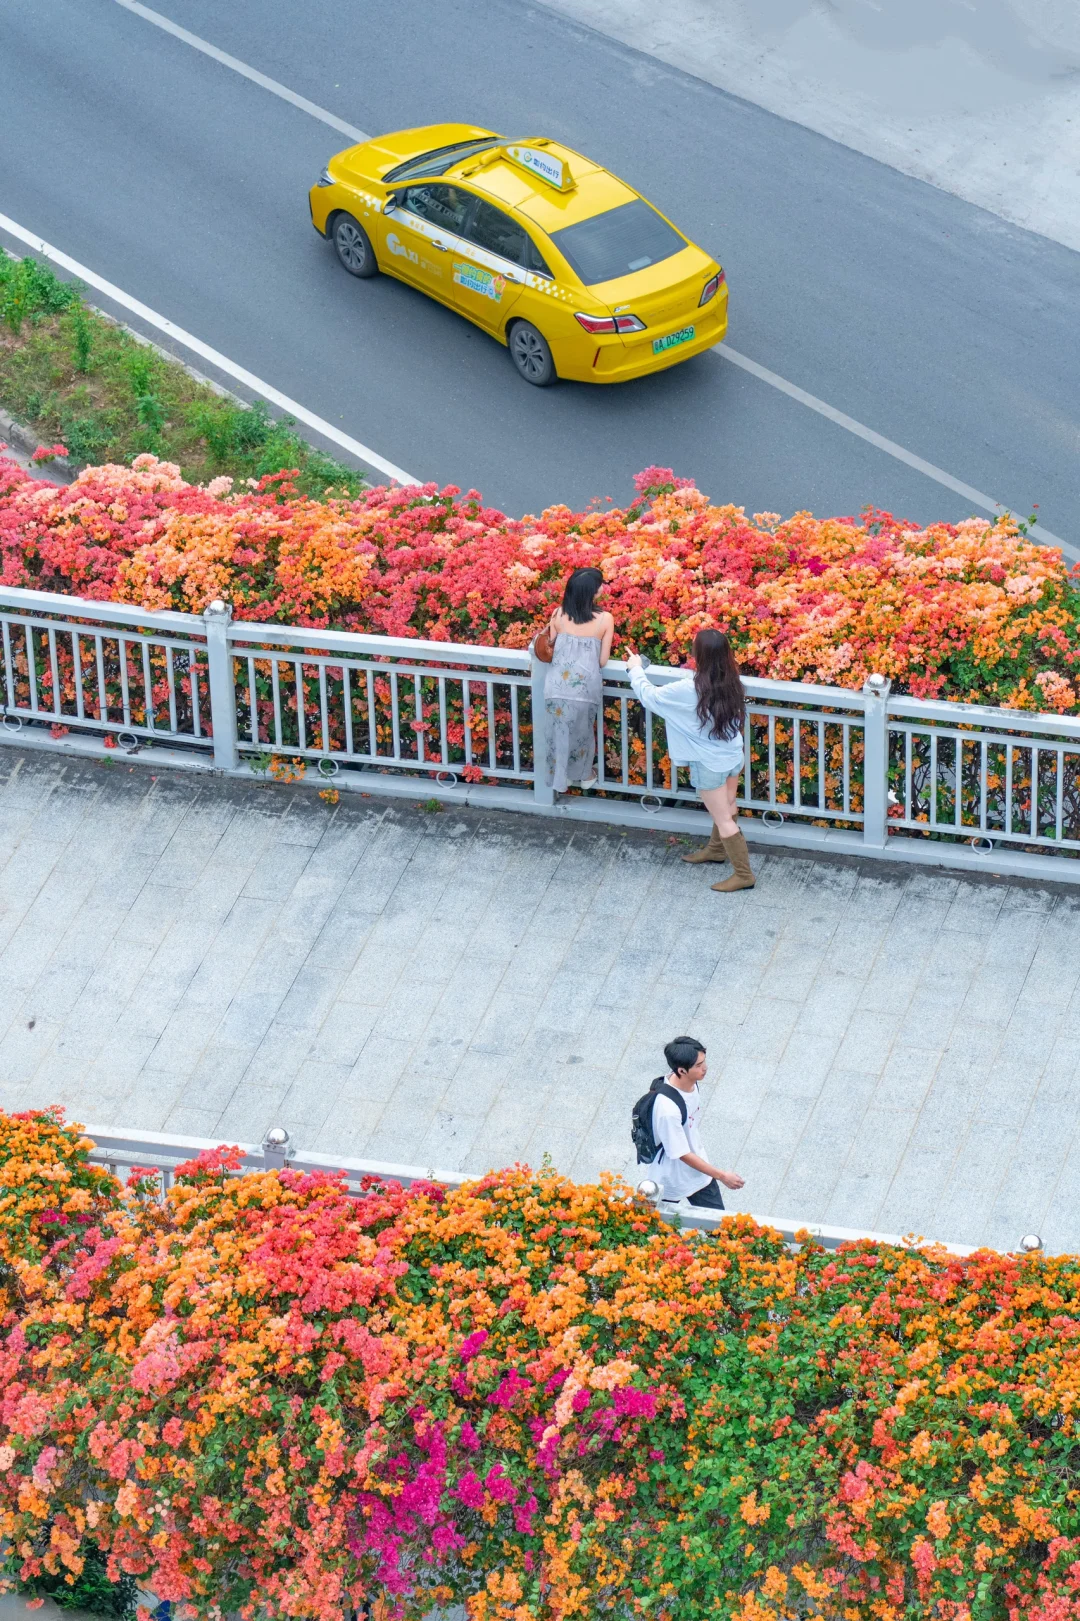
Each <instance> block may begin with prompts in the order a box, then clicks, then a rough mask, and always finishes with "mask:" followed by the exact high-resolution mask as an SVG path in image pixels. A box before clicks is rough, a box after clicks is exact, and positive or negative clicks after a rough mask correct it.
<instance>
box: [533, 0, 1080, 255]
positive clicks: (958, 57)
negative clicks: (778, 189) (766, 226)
mask: <svg viewBox="0 0 1080 1621" xmlns="http://www.w3.org/2000/svg"><path fill="white" fill-rule="evenodd" d="M544 3H545V4H546V5H547V7H548V9H549V10H551V11H557V12H560V13H561V14H562V15H563V16H567V17H572V18H573V19H574V20H575V21H577V22H580V23H584V24H586V25H588V26H589V27H591V28H594V29H596V30H597V31H598V32H600V33H603V34H607V35H609V36H610V37H612V38H614V39H618V40H621V41H622V42H623V43H624V44H626V45H630V46H632V47H633V48H634V49H635V50H638V51H643V52H645V53H647V54H648V55H650V56H653V57H655V58H656V59H657V60H658V61H660V62H666V63H668V64H670V65H671V66H672V67H676V68H681V69H683V71H684V72H686V73H691V74H693V75H694V76H695V77H696V78H699V79H704V80H705V81H706V82H707V83H709V84H714V85H718V86H719V87H720V88H721V89H722V90H728V91H730V92H731V93H732V94H733V95H736V96H740V97H742V98H743V99H744V100H746V101H752V102H754V103H756V104H757V105H758V106H760V107H766V108H768V109H769V111H770V112H774V113H778V114H779V115H780V117H782V118H789V119H791V120H792V121H793V122H794V123H797V124H804V125H806V127H807V128H808V129H813V130H817V131H818V133H819V134H821V135H828V136H830V137H831V138H832V139H833V140H834V141H840V142H842V143H843V145H845V146H850V147H854V149H855V150H856V151H857V152H863V153H866V154H867V156H869V157H872V158H878V159H879V160H880V161H881V162H882V163H889V164H891V165H892V166H893V167H894V168H896V169H900V170H902V171H903V173H904V174H909V175H914V176H915V178H916V179H918V180H928V181H929V182H930V183H931V184H932V185H935V186H938V187H940V188H941V190H942V191H948V192H952V193H953V194H954V195H955V196H958V197H963V198H964V199H965V200H966V201H967V202H970V203H976V204H978V206H979V207H980V208H986V209H989V210H990V211H991V212H992V213H995V214H999V215H1000V216H1001V217H1002V218H1003V219H1006V220H1010V221H1012V222H1013V223H1014V224H1016V225H1022V226H1024V227H1025V228H1026V229H1027V230H1029V231H1038V232H1039V233H1041V234H1042V235H1043V236H1048V237H1051V238H1053V240H1054V241H1056V242H1062V243H1064V244H1065V246H1066V247H1070V248H1080V7H1077V6H1075V5H1071V6H1070V5H1063V4H1061V3H1060V0H979V4H978V5H977V6H976V5H973V4H972V3H971V0H873V3H871V4H868V3H867V0H829V3H828V4H826V3H824V0H665V3H664V4H663V5H660V6H658V5H656V4H655V3H654V0H544ZM703 138H705V132H703ZM672 156H673V159H674V158H675V157H676V156H677V154H673V155H672ZM717 161H718V162H719V163H733V164H737V163H738V162H739V153H738V152H737V151H735V152H718V153H717ZM807 182H808V184H811V185H812V184H813V176H812V175H808V176H807Z"/></svg>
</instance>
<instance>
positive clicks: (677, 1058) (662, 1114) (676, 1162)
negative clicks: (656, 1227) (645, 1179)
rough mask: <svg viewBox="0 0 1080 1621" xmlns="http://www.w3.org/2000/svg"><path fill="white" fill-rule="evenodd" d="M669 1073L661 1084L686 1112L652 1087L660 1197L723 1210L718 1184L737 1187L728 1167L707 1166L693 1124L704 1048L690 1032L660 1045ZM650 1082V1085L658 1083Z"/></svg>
mask: <svg viewBox="0 0 1080 1621" xmlns="http://www.w3.org/2000/svg"><path fill="white" fill-rule="evenodd" d="M664 1057H665V1058H666V1059H667V1063H668V1069H669V1070H670V1074H669V1075H668V1076H667V1085H668V1086H669V1087H674V1088H675V1089H676V1091H678V1092H679V1093H680V1094H681V1102H682V1104H683V1108H685V1111H686V1118H685V1121H684V1119H683V1109H681V1108H680V1107H679V1103H678V1102H677V1101H676V1100H675V1099H674V1098H671V1097H666V1096H665V1095H664V1093H663V1092H657V1093H656V1098H655V1101H654V1102H653V1107H652V1134H653V1137H654V1139H655V1140H656V1142H657V1144H658V1145H659V1149H660V1152H659V1154H658V1155H657V1158H656V1159H655V1160H654V1161H653V1169H654V1171H655V1174H656V1179H657V1181H658V1182H659V1183H660V1189H661V1198H663V1199H664V1200H667V1201H673V1200H676V1199H685V1200H686V1201H687V1203H688V1204H692V1205H698V1206H699V1207H703V1208H704V1209H706V1210H723V1208H724V1201H723V1199H722V1197H721V1195H720V1187H719V1184H720V1183H721V1182H722V1183H723V1185H724V1187H725V1188H730V1189H731V1190H732V1191H733V1192H734V1191H736V1190H737V1189H739V1188H741V1187H742V1186H743V1178H742V1177H741V1176H737V1175H736V1174H735V1172H734V1171H721V1170H718V1169H717V1167H716V1166H715V1165H711V1164H710V1163H709V1161H708V1160H707V1159H706V1158H705V1157H704V1155H703V1153H702V1149H701V1136H700V1133H699V1131H698V1124H699V1122H700V1120H701V1109H702V1101H701V1092H700V1090H699V1087H698V1082H699V1081H703V1080H704V1079H705V1075H706V1064H705V1049H704V1047H703V1046H702V1045H701V1042H700V1041H695V1039H694V1037H693V1036H676V1038H675V1040H674V1041H669V1042H668V1044H667V1046H666V1047H665V1048H664ZM662 1084H663V1083H662V1082H658V1081H654V1082H653V1090H654V1091H656V1088H657V1087H658V1086H660V1085H662Z"/></svg>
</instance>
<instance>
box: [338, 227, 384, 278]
mask: <svg viewBox="0 0 1080 1621" xmlns="http://www.w3.org/2000/svg"><path fill="white" fill-rule="evenodd" d="M330 235H331V236H332V238H333V241H334V250H335V252H336V253H337V256H338V258H339V259H340V260H341V262H342V264H343V265H344V266H345V269H346V270H347V271H348V272H349V275H350V276H375V275H377V274H378V270H379V267H378V265H377V264H376V262H375V249H374V248H373V247H372V246H371V238H370V237H369V236H368V234H367V232H366V231H365V230H364V227H363V226H362V225H361V224H359V222H358V221H356V220H354V219H353V217H352V215H351V214H339V215H338V216H337V218H336V219H335V220H334V224H333V229H332V230H331V232H330Z"/></svg>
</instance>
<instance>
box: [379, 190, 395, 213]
mask: <svg viewBox="0 0 1080 1621" xmlns="http://www.w3.org/2000/svg"><path fill="white" fill-rule="evenodd" d="M397 205H398V200H397V194H396V192H391V193H390V195H389V197H388V198H387V199H386V201H385V203H383V205H382V211H383V213H384V214H392V213H393V212H394V209H395V208H396V207H397Z"/></svg>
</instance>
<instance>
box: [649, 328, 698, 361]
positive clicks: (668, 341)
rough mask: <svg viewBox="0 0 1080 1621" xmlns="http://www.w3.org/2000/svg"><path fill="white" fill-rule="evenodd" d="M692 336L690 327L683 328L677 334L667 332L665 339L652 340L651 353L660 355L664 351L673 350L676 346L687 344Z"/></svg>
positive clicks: (692, 330) (692, 332)
mask: <svg viewBox="0 0 1080 1621" xmlns="http://www.w3.org/2000/svg"><path fill="white" fill-rule="evenodd" d="M693 336H694V329H693V327H692V326H684V327H681V328H680V329H679V331H678V332H669V333H668V335H667V337H666V338H654V339H653V345H652V352H653V354H654V355H662V354H663V352H664V350H665V349H674V348H675V346H676V345H677V344H680V343H689V342H690V341H691V339H692V338H693Z"/></svg>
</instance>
